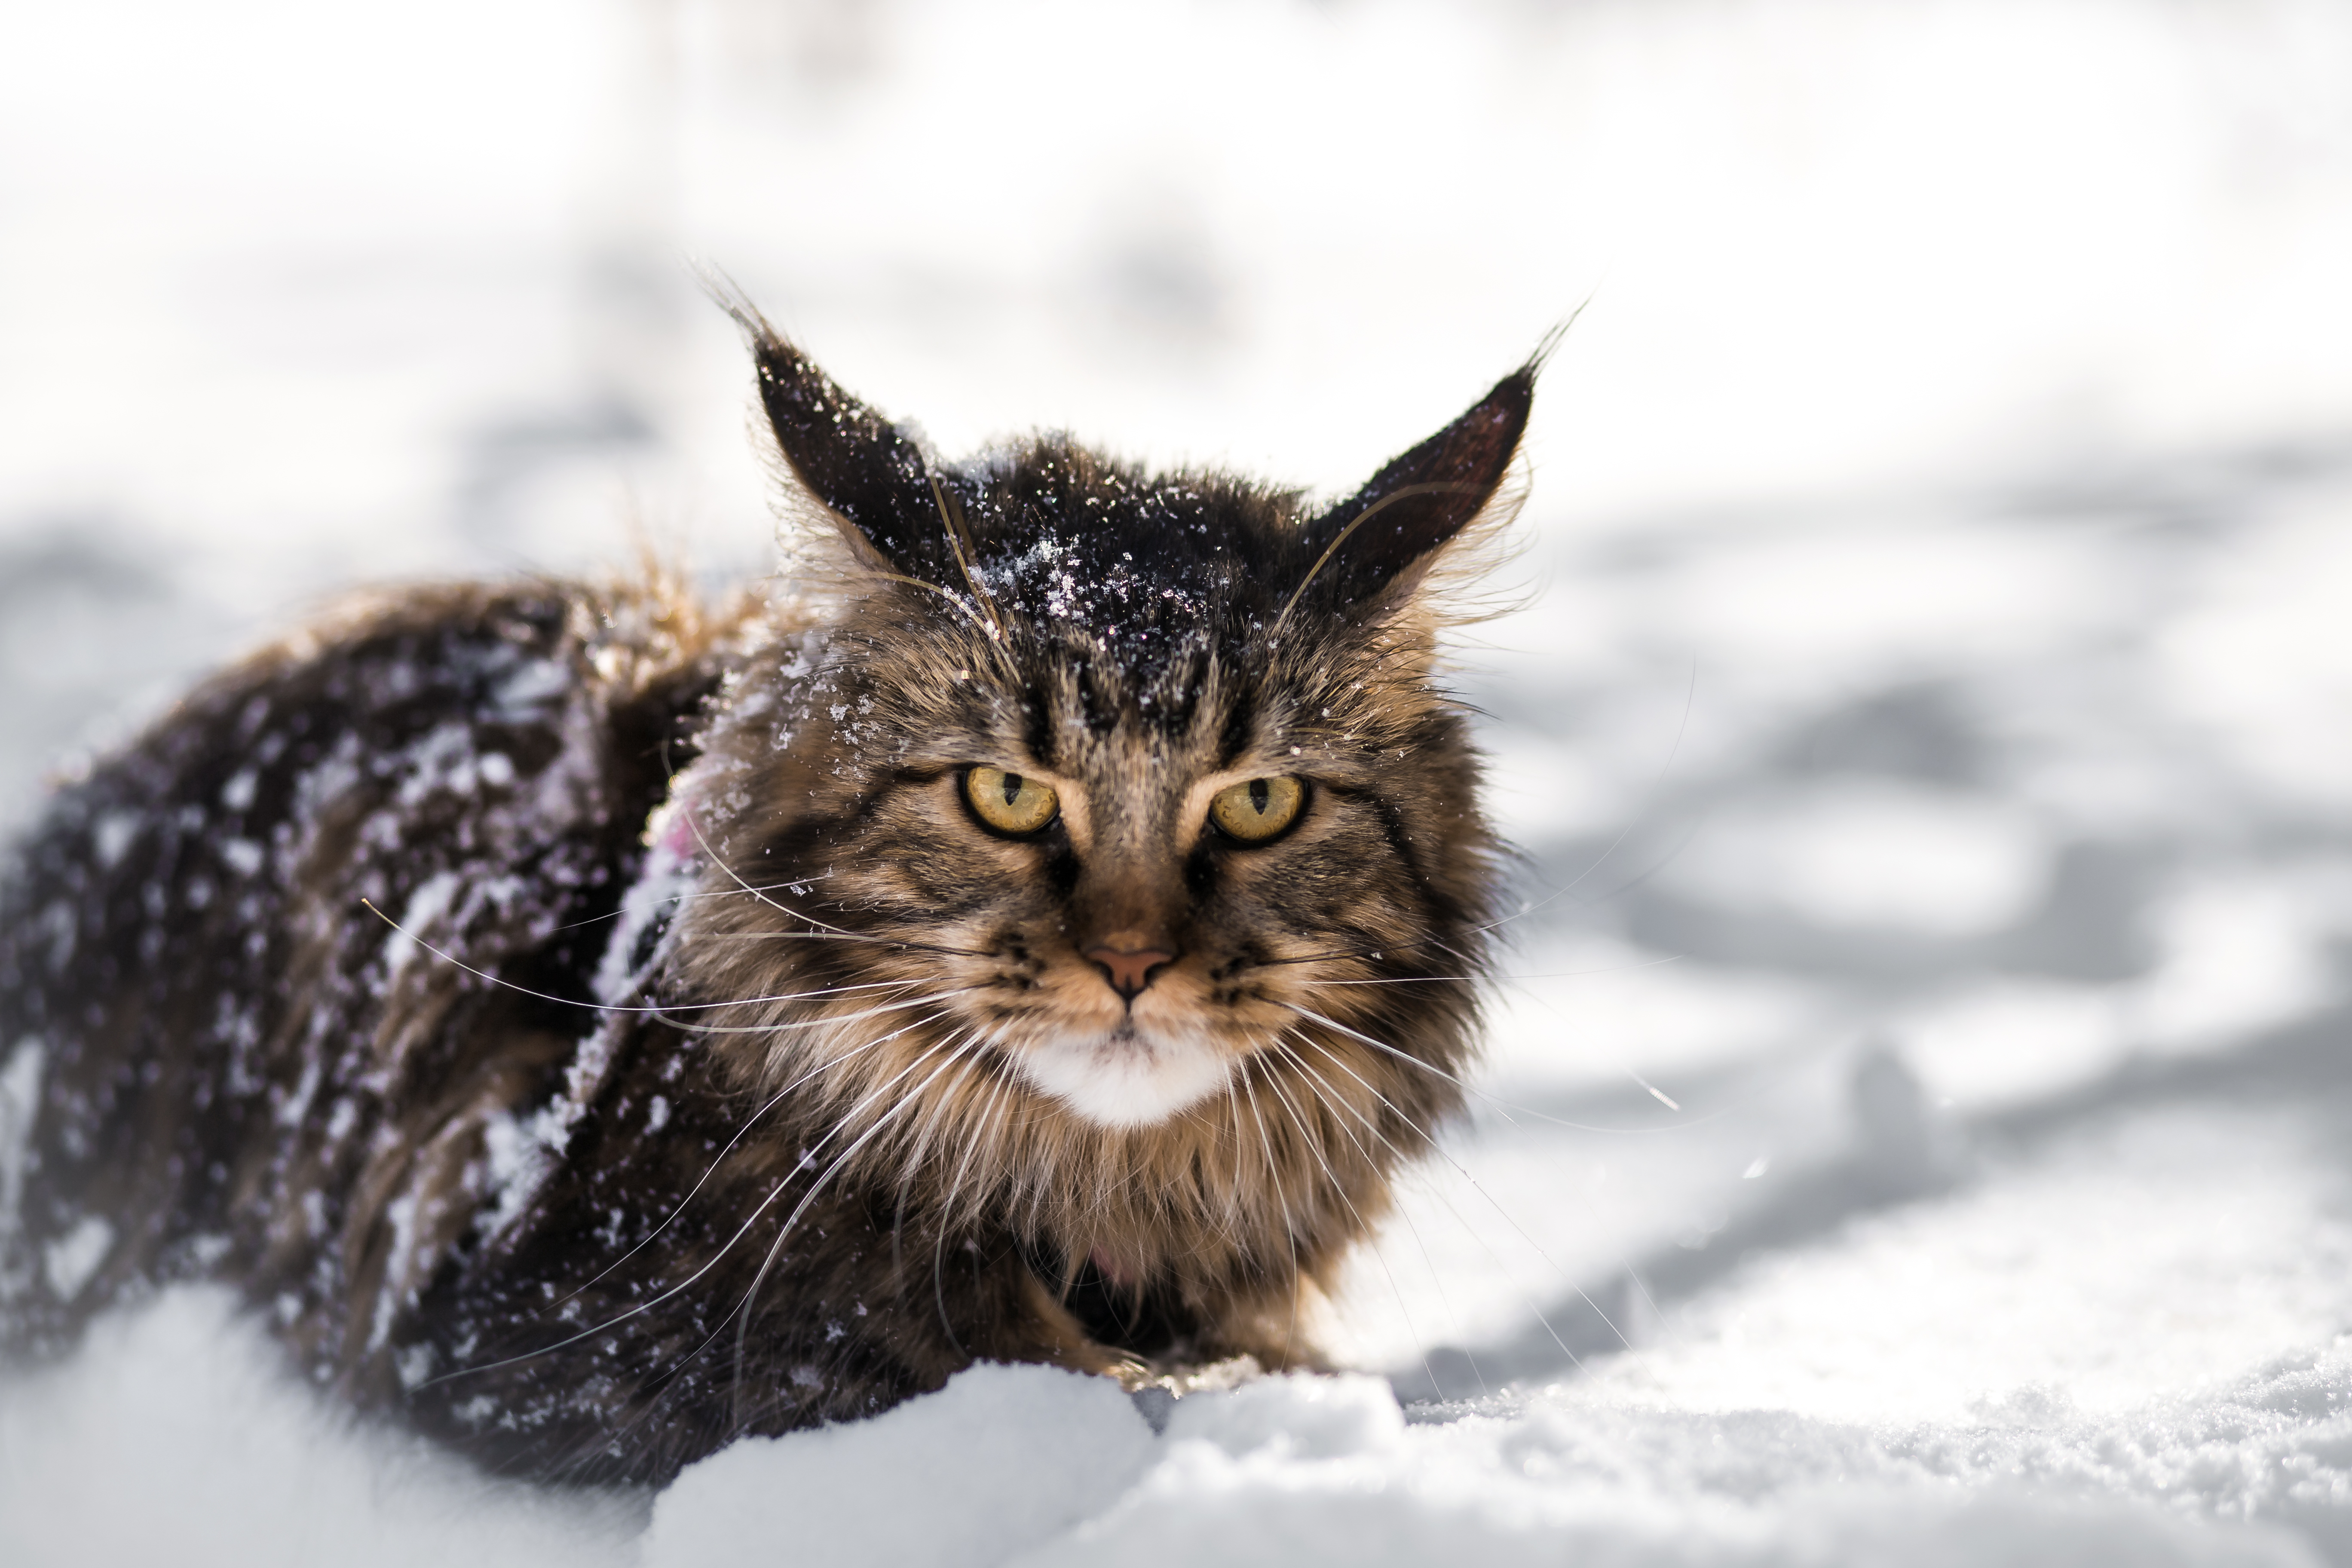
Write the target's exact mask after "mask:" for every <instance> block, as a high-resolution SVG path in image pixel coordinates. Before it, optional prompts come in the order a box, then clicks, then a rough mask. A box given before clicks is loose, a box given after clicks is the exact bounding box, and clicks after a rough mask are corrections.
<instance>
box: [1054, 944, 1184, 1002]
mask: <svg viewBox="0 0 2352 1568" xmlns="http://www.w3.org/2000/svg"><path fill="white" fill-rule="evenodd" d="M1078 956H1080V957H1081V958H1084V959H1085V960H1086V961H1087V963H1091V964H1093V965H1094V966H1095V967H1096V968H1097V969H1099V970H1101V971H1102V972H1103V973H1104V974H1105V975H1106V976H1107V977H1108V979H1109V981H1110V988H1111V989H1112V990H1114V991H1116V992H1118V994H1120V995H1121V996H1123V997H1125V998H1126V999H1127V1000H1129V1002H1132V1001H1134V1000H1135V998H1136V997H1137V995H1138V994H1140V993H1141V992H1142V990H1143V988H1144V987H1145V986H1147V985H1149V984H1151V976H1152V973H1153V972H1154V971H1156V970H1158V969H1160V968H1162V967H1164V966H1165V965H1167V964H1171V963H1175V962H1176V955H1175V954H1174V953H1172V952H1162V951H1160V949H1159V948H1156V947H1146V948H1138V949H1135V950H1133V951H1130V950H1129V949H1127V948H1120V947H1112V946H1110V945H1109V944H1108V943H1104V944H1103V945H1101V946H1099V947H1090V948H1088V949H1087V950H1086V952H1083V953H1080V954H1079V955H1078Z"/></svg>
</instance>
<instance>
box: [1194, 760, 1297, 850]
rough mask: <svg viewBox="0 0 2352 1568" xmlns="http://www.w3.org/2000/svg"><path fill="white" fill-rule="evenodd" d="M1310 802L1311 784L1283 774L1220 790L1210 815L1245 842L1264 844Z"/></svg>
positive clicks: (1211, 806)
mask: <svg viewBox="0 0 2352 1568" xmlns="http://www.w3.org/2000/svg"><path fill="white" fill-rule="evenodd" d="M1306 804H1307V786H1306V785H1305V784H1300V783H1299V782H1298V781H1297V779H1295V778H1293V777H1291V776H1290V775H1289V774H1288V773H1283V774H1281V775H1279V776H1277V777H1275V778H1270V779H1252V780H1250V781H1249V782H1248V783H1247V784H1234V785H1233V786H1232V787H1231V788H1229V789H1221V790H1219V791H1218V792H1217V795H1216V798H1215V799H1214V800H1212V801H1211V802H1209V816H1210V818H1211V819H1212V820H1213V821H1214V822H1215V823H1216V825H1217V826H1219V827H1222V828H1223V829H1224V830H1225V831H1226V832H1227V833H1230V834H1232V835H1233V836H1234V837H1236V838H1238V839H1240V840H1241V841H1242V842H1243V843H1244V844H1263V843H1265V841H1266V840H1267V839H1269V838H1271V837H1274V836H1275V835H1276V834H1277V833H1279V832H1281V831H1282V830H1283V829H1284V828H1286V827H1287V826H1290V825H1291V824H1292V823H1293V822H1296V821H1297V819H1298V808H1299V807H1300V806H1302V805H1306Z"/></svg>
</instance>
